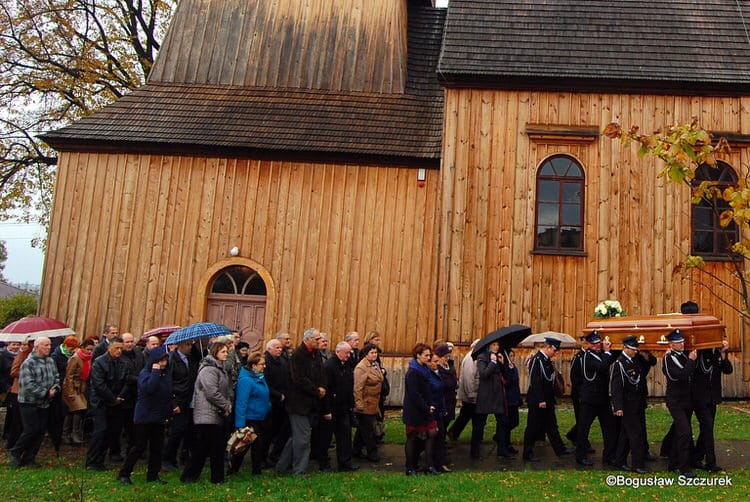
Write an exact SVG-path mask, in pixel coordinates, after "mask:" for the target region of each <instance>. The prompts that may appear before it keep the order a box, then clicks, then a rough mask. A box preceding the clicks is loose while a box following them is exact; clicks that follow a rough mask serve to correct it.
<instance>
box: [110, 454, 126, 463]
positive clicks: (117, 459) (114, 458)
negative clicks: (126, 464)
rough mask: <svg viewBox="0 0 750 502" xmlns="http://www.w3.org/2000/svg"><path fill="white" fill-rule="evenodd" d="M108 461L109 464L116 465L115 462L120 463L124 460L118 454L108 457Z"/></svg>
mask: <svg viewBox="0 0 750 502" xmlns="http://www.w3.org/2000/svg"><path fill="white" fill-rule="evenodd" d="M109 460H110V461H111V462H115V463H117V462H122V461H123V460H125V458H124V457H123V456H122V455H120V454H119V453H115V454H114V455H110V456H109Z"/></svg>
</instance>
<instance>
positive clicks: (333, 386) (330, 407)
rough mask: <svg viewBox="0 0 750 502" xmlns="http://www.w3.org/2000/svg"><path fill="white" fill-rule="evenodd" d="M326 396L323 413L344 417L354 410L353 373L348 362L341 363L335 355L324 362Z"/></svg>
mask: <svg viewBox="0 0 750 502" xmlns="http://www.w3.org/2000/svg"><path fill="white" fill-rule="evenodd" d="M325 371H326V380H327V384H326V396H325V398H324V405H323V408H324V411H325V412H326V413H333V414H334V415H346V414H347V413H350V412H351V411H352V409H353V408H354V373H353V371H352V367H351V366H350V365H349V362H348V361H347V362H342V361H341V360H339V358H338V357H336V356H335V355H334V356H333V357H330V358H329V359H328V360H327V361H326V362H325Z"/></svg>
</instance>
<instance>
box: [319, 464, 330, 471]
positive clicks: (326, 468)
mask: <svg viewBox="0 0 750 502" xmlns="http://www.w3.org/2000/svg"><path fill="white" fill-rule="evenodd" d="M318 470H319V471H320V472H333V468H332V467H331V465H330V464H323V465H321V466H320V467H318Z"/></svg>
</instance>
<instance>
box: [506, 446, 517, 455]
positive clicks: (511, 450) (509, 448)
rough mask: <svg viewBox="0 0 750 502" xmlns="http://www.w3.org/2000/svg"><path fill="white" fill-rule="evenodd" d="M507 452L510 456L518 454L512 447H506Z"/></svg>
mask: <svg viewBox="0 0 750 502" xmlns="http://www.w3.org/2000/svg"><path fill="white" fill-rule="evenodd" d="M508 451H509V452H510V453H511V454H512V455H515V454H516V453H518V450H516V449H515V448H513V447H512V446H508Z"/></svg>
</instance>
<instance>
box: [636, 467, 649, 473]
mask: <svg viewBox="0 0 750 502" xmlns="http://www.w3.org/2000/svg"><path fill="white" fill-rule="evenodd" d="M633 472H635V473H636V474H648V469H646V468H645V467H636V468H635V469H633Z"/></svg>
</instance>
